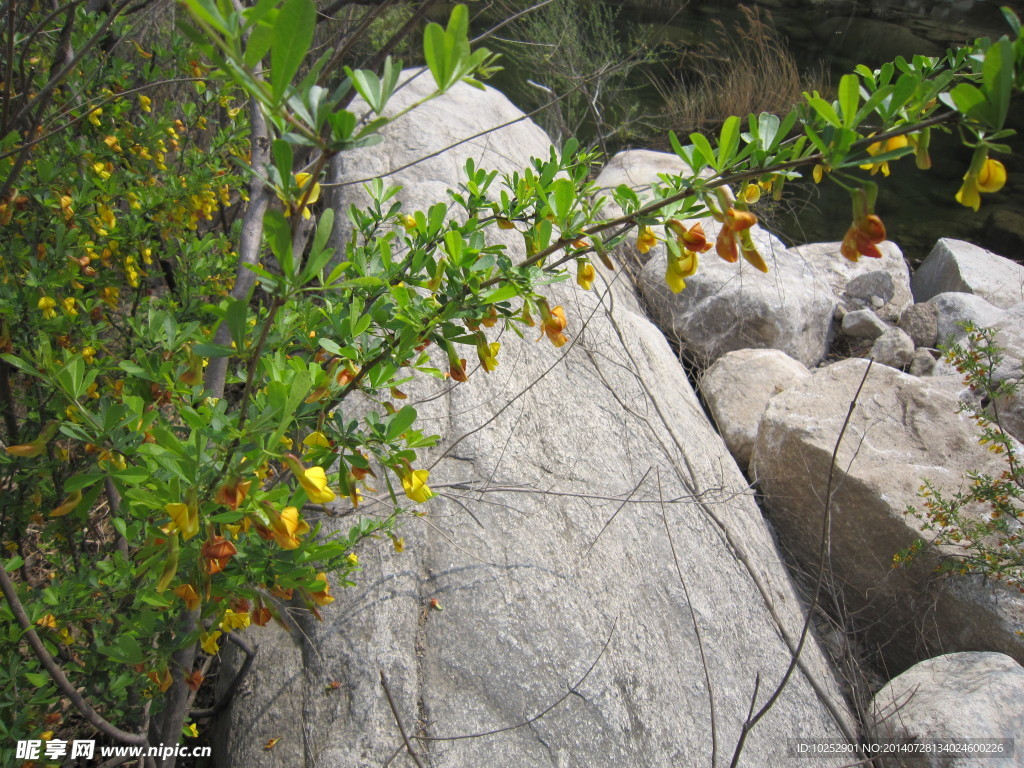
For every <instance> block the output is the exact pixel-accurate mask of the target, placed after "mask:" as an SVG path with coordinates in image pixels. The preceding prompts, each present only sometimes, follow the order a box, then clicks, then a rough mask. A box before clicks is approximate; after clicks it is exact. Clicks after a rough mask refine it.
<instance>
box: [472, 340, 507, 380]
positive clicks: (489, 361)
mask: <svg viewBox="0 0 1024 768" xmlns="http://www.w3.org/2000/svg"><path fill="white" fill-rule="evenodd" d="M500 349H501V342H499V341H492V342H490V343H488V341H487V337H486V336H484V334H483V331H480V332H479V333H478V334H477V341H476V356H477V357H478V358H479V359H480V365H481V366H483V369H484V370H485V371H486V372H487V373H490V372H491V371H493V370H494V369H495V368H497V367H498V350H500Z"/></svg>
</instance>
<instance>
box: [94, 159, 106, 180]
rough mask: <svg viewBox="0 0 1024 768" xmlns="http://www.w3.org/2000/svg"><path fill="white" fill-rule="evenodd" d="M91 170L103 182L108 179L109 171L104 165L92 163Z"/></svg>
mask: <svg viewBox="0 0 1024 768" xmlns="http://www.w3.org/2000/svg"><path fill="white" fill-rule="evenodd" d="M92 169H93V171H94V172H95V173H96V175H97V176H99V177H100V178H101V179H103V180H104V181H105V180H107V179H109V178H110V170H109V169H108V168H107V164H106V163H93V164H92Z"/></svg>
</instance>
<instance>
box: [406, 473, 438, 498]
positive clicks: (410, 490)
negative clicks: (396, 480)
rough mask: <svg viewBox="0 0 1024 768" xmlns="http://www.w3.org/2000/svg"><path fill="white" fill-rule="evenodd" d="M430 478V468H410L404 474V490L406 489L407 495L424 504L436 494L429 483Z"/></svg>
mask: <svg viewBox="0 0 1024 768" xmlns="http://www.w3.org/2000/svg"><path fill="white" fill-rule="evenodd" d="M429 478H430V470H427V469H414V470H410V471H408V472H406V473H405V474H404V475H403V476H402V490H404V491H405V495H406V496H408V497H409V498H410V499H412V500H413V501H415V502H417V503H420V504H422V503H423V502H424V501H426V500H427V499H429V498H431V497H432V496H433V495H434V492H433V491H432V490H430V486H428V485H427V480H428V479H429Z"/></svg>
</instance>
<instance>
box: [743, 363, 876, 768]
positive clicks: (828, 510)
mask: <svg viewBox="0 0 1024 768" xmlns="http://www.w3.org/2000/svg"><path fill="white" fill-rule="evenodd" d="M873 363H874V361H873V360H868V365H867V367H866V368H865V369H864V375H863V376H862V377H861V380H860V384H859V385H858V386H857V391H856V392H855V393H854V395H853V399H852V400H851V401H850V407H849V408H848V409H847V411H846V417H845V418H844V419H843V425H842V427H840V429H839V436H838V437H837V438H836V442H835V445H834V446H833V448H832V458H831V461H830V463H829V470H828V481H827V484H826V487H825V510H824V515H823V516H822V518H823V519H822V526H821V545H820V548H819V550H818V558H819V560H818V573H817V575H816V578H815V585H814V594H813V596H812V597H811V604H810V605H809V606H807V611H806V615H805V618H804V625H803V629H801V630H800V639H799V640H798V641H797V645H796V648H795V649H794V650H793V653H792V658H791V659H790V662H789V666H787V667H786V671H785V673H784V674H783V675H782V679H781V680H780V681H779V684H778V685H777V686H776V687H775V690H774V691H773V692H772V694H771V695H770V696H769V697H768V699H767V701H765V703H764V705H763V706H762V707H761V708H760V709H759V710H758V711H757V713H756V714H753V708H754V704H755V701H756V699H757V687H758V686H757V685H755V686H754V697H753V699H752V700H751V713H752V714H748V715H747V719H746V721H745V722H744V723H743V726H742V727H741V728H740V735H739V738H738V739H737V741H736V748H735V750H734V751H733V756H732V762H731V763H729V768H735V766H736V765H737V764H738V762H739V759H740V754H741V753H742V752H743V744H744V742H745V741H746V739H747V735H748V734H749V733H750V731H751V730H752V729H753V728H754V726H755V725H757V723H758V721H760V720H761V718H762V717H764V716H765V715H766V714H768V712H769V710H771V708H772V707H773V706H774V705H775V702H776V701H778V699H779V696H781V695H782V691H783V690H784V689H785V687H786V685H787V684H788V683H789V678H790V677H791V676H792V674H793V671H794V670H795V669H796V667H797V662H798V659H799V658H800V653H801V651H803V647H804V643H805V642H806V641H807V636H808V634H809V633H810V629H811V617H812V615H813V611H814V609H815V607H816V606H817V605H818V600H819V598H820V595H821V588H822V585H823V584H824V582H825V577H826V573H825V571H826V569H825V564H826V562H827V561H828V557H827V555H828V549H829V539H830V536H829V531H830V530H831V527H832V489H833V485H834V484H835V475H836V459H837V457H838V455H839V447H840V446H841V445H842V443H843V436H844V435H845V434H846V430H847V428H848V427H849V426H850V421H851V420H852V418H853V412H854V410H855V409H856V407H857V400H858V399H859V398H860V393H861V391H862V390H863V389H864V384H865V383H866V382H867V380H868V374H870V373H871V366H872V364H873ZM759 683H760V677H758V684H759Z"/></svg>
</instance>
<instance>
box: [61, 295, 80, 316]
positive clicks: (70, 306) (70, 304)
mask: <svg viewBox="0 0 1024 768" xmlns="http://www.w3.org/2000/svg"><path fill="white" fill-rule="evenodd" d="M61 304H63V305H64V312H65V313H66V314H67V315H68V317H74V316H75V315H77V314H78V310H77V309H76V308H75V297H74V296H68V297H67V298H66V299H63V300H62V301H61Z"/></svg>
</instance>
